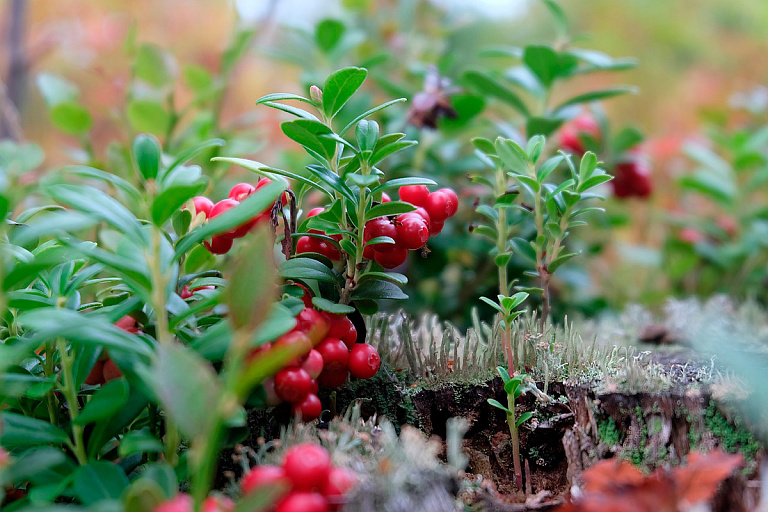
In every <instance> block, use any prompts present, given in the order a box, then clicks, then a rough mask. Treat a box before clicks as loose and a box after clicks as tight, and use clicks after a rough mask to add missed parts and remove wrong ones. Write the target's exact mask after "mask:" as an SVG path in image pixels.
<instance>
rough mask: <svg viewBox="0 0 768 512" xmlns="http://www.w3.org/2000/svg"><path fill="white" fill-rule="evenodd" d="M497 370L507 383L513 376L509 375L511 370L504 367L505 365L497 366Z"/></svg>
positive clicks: (502, 379)
mask: <svg viewBox="0 0 768 512" xmlns="http://www.w3.org/2000/svg"><path fill="white" fill-rule="evenodd" d="M496 371H497V372H498V374H499V377H501V381H502V382H503V383H504V384H506V383H507V382H509V381H510V380H511V377H510V376H509V371H508V370H507V369H506V368H504V367H503V366H497V367H496Z"/></svg>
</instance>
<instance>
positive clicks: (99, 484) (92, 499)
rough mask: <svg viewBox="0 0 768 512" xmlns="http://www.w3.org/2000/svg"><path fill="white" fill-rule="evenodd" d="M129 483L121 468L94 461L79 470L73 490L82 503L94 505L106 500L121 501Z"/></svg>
mask: <svg viewBox="0 0 768 512" xmlns="http://www.w3.org/2000/svg"><path fill="white" fill-rule="evenodd" d="M128 483H129V482H128V477H127V476H125V473H124V472H123V470H122V469H121V468H120V467H119V466H116V465H115V464H112V463H110V462H105V461H93V462H90V463H88V464H87V465H85V466H80V467H79V468H78V469H77V471H76V472H75V480H74V482H73V483H72V490H73V491H74V493H75V495H76V496H77V498H78V499H79V500H80V502H81V503H83V504H84V505H93V504H94V503H98V502H100V501H104V500H117V499H120V496H121V495H122V494H123V491H124V490H125V488H126V487H128Z"/></svg>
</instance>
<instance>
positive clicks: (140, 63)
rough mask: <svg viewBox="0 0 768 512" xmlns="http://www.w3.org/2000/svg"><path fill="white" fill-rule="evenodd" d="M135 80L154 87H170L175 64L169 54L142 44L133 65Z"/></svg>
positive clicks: (153, 46)
mask: <svg viewBox="0 0 768 512" xmlns="http://www.w3.org/2000/svg"><path fill="white" fill-rule="evenodd" d="M133 73H134V75H136V78H138V79H140V80H143V81H145V82H147V83H148V84H150V85H153V86H155V87H164V86H170V85H172V84H173V81H174V79H175V76H176V62H175V61H174V59H173V57H172V56H171V54H170V53H168V52H167V51H165V50H164V49H163V48H161V47H159V46H157V45H153V44H143V45H141V46H140V47H139V49H138V51H137V52H136V57H135V59H134V63H133Z"/></svg>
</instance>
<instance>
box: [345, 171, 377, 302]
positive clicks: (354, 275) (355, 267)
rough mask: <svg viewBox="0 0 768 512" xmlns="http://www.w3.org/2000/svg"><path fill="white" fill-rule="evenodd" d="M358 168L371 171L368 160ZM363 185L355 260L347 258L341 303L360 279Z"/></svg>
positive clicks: (362, 239)
mask: <svg viewBox="0 0 768 512" xmlns="http://www.w3.org/2000/svg"><path fill="white" fill-rule="evenodd" d="M360 170H361V172H362V174H363V175H364V176H367V175H368V174H370V172H371V168H370V166H369V165H368V162H362V164H361V165H360ZM366 190H367V189H366V188H365V187H360V198H359V200H358V203H357V211H356V212H355V215H356V216H357V233H356V234H355V237H354V238H355V249H356V250H355V261H354V264H352V262H351V260H347V279H346V283H345V284H344V290H343V291H342V293H341V299H340V300H339V302H340V303H341V304H349V301H350V296H351V294H352V292H353V291H354V289H355V288H356V287H357V281H358V279H360V269H361V268H362V263H363V250H364V245H365V207H366V205H367V203H368V195H367V193H366Z"/></svg>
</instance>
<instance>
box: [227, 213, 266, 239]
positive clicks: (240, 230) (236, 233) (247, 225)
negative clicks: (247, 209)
mask: <svg viewBox="0 0 768 512" xmlns="http://www.w3.org/2000/svg"><path fill="white" fill-rule="evenodd" d="M269 218H270V217H269V214H268V213H260V214H258V215H256V216H255V217H253V218H252V219H251V220H248V221H245V222H243V223H242V224H240V225H239V226H237V227H236V228H235V229H234V230H232V231H231V232H230V233H231V234H230V236H231V237H232V238H243V237H244V236H245V235H247V234H248V233H249V232H250V231H251V230H252V229H253V228H255V227H256V225H257V224H258V223H259V222H262V221H265V220H268V219H269Z"/></svg>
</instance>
